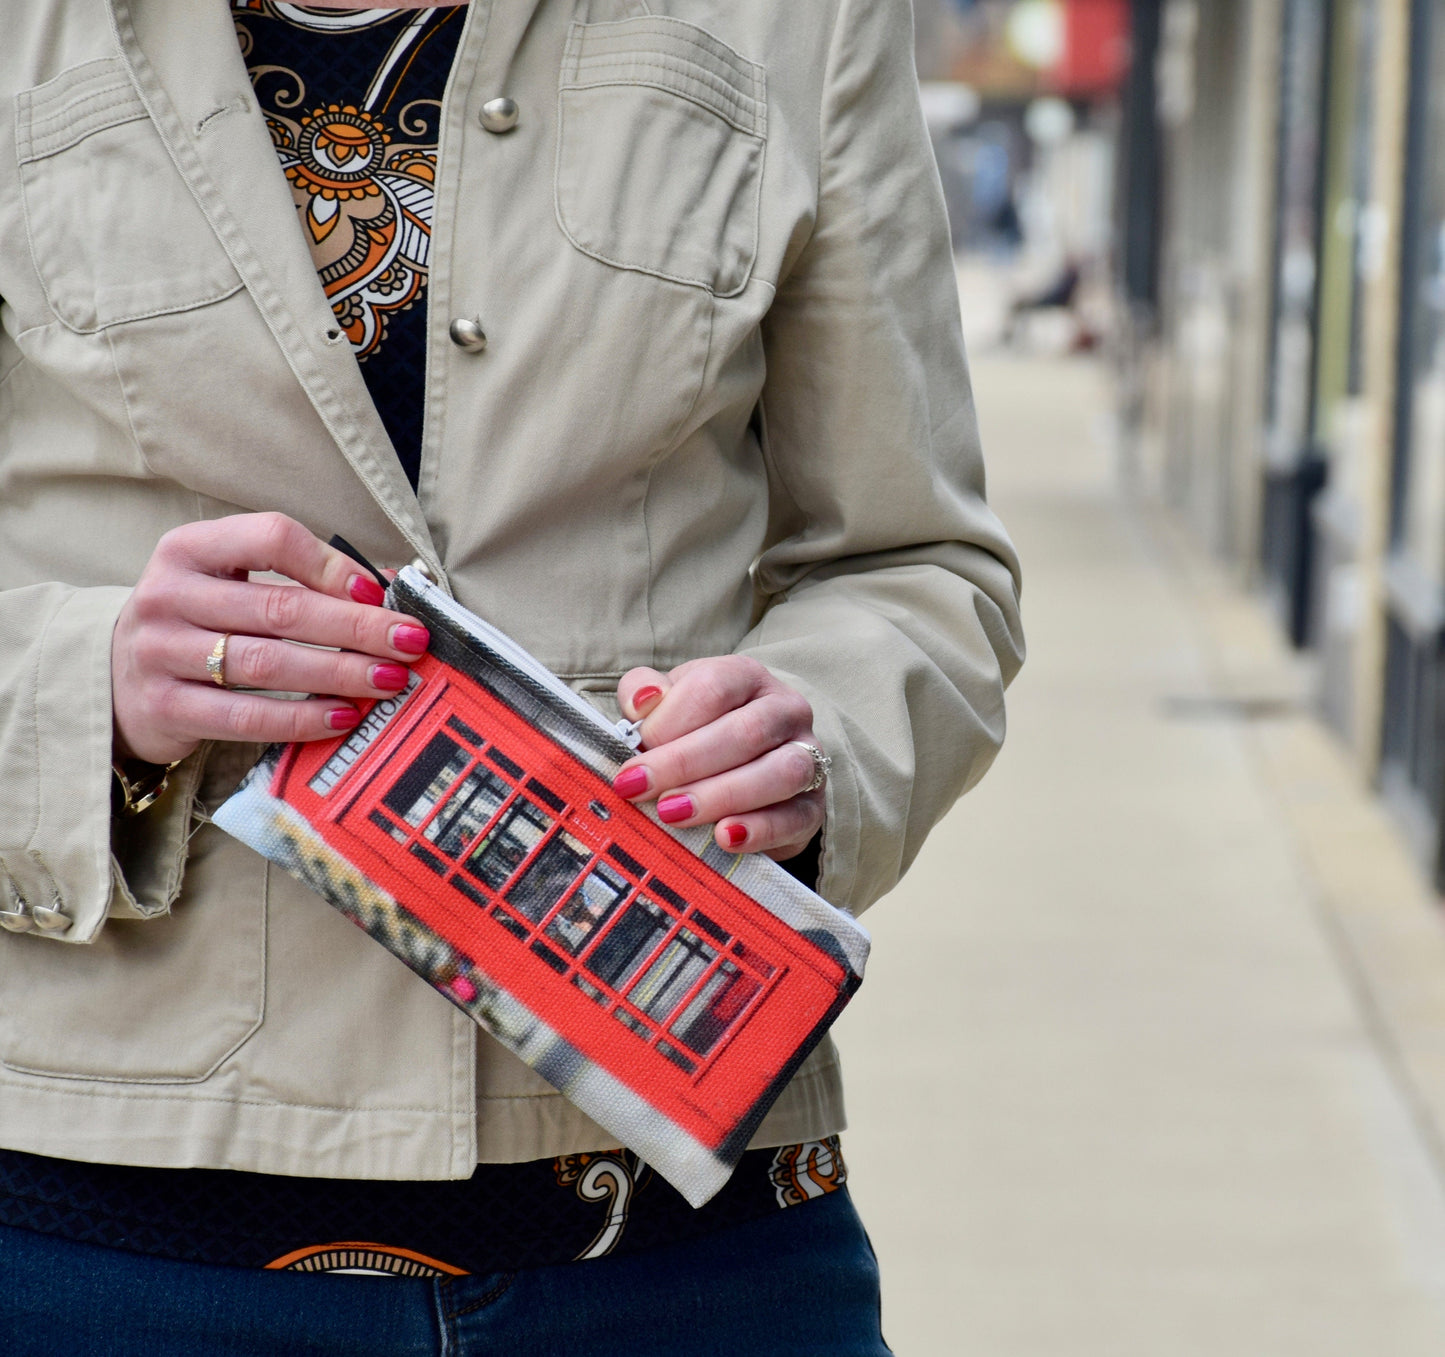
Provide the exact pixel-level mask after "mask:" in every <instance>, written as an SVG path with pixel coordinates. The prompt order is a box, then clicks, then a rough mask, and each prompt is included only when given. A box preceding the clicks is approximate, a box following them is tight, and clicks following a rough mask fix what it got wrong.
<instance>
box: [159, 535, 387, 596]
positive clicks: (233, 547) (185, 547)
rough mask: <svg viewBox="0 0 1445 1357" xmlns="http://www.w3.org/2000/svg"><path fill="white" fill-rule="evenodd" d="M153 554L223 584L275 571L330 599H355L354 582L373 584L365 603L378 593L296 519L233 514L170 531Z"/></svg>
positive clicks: (341, 555) (343, 555)
mask: <svg viewBox="0 0 1445 1357" xmlns="http://www.w3.org/2000/svg"><path fill="white" fill-rule="evenodd" d="M156 553H157V555H159V556H161V557H162V558H163V559H168V560H173V561H175V562H177V563H178V564H180V565H183V566H185V567H186V568H187V569H190V570H194V571H197V572H199V573H201V574H206V575H217V576H220V577H221V578H223V579H243V578H244V577H245V575H246V573H247V572H249V571H266V570H271V571H275V572H276V573H277V574H279V575H285V576H286V577H287V578H288V579H293V580H295V581H296V582H297V583H298V584H304V585H305V586H306V587H307V588H308V589H314V590H316V591H317V592H318V593H322V594H329V595H331V596H332V597H333V598H346V597H348V596H354V595H353V586H352V583H351V581H352V579H353V577H356V578H365V579H366V580H367V581H368V582H369V583H370V584H371V590H370V591H364V592H369V594H370V597H368V598H367V599H366V600H364V601H366V602H371V601H372V600H373V598H374V595H375V593H377V592H379V586H378V585H377V583H376V581H375V580H373V579H370V577H369V576H364V575H363V576H359V575H358V573H357V566H356V562H355V561H353V560H352V559H351V557H349V556H348V555H346V553H345V552H342V551H338V550H337V549H336V548H335V547H332V546H328V545H327V544H326V543H325V542H323V541H322V540H321V539H320V538H319V537H317V536H316V535H315V534H314V533H313V532H310V531H309V530H308V529H307V528H305V527H303V526H302V525H301V524H300V523H298V522H297V521H296V520H295V519H294V518H288V517H287V516H286V515H285V514H280V513H262V514H231V515H228V516H227V517H225V518H214V519H208V520H206V521H204V522H200V523H187V524H186V525H184V526H183V527H180V528H176V529H175V530H174V531H172V532H169V533H167V534H166V535H165V537H163V538H162V539H161V541H160V544H159V545H158V546H157V548H156Z"/></svg>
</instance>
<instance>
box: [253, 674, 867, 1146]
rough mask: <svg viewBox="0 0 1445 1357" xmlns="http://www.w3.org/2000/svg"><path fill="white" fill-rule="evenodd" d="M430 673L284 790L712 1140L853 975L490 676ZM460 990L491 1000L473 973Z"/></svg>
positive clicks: (567, 1029) (598, 1057) (577, 1039)
mask: <svg viewBox="0 0 1445 1357" xmlns="http://www.w3.org/2000/svg"><path fill="white" fill-rule="evenodd" d="M416 673H417V674H418V675H419V677H420V685H419V687H418V688H416V689H415V690H414V691H413V692H412V693H411V694H410V695H409V697H408V698H407V701H406V706H405V708H404V710H402V711H400V712H399V713H393V714H392V715H391V716H390V717H388V719H387V720H386V721H385V722H384V723H382V725H381V726H379V727H378V728H377V729H376V730H375V731H374V733H373V734H372V735H371V737H370V738H369V739H368V740H367V741H366V742H365V745H364V748H362V749H361V750H360V751H359V752H358V753H357V754H355V756H354V757H352V759H351V761H350V764H349V766H348V767H346V768H345V769H344V770H342V771H341V772H340V773H339V775H337V776H334V777H333V776H329V775H327V774H326V771H325V770H326V769H327V768H328V767H333V768H334V766H335V765H334V760H335V751H336V748H337V747H336V746H335V745H321V746H315V745H310V746H305V747H303V748H302V750H301V752H300V754H299V755H298V756H297V759H296V761H295V763H294V764H292V765H290V766H288V765H286V764H283V765H282V766H281V768H279V769H278V771H277V783H278V785H277V787H276V788H275V793H276V794H277V795H284V796H285V797H286V799H287V800H289V801H290V802H291V803H292V804H293V805H294V806H295V807H296V808H297V809H298V810H300V811H301V812H302V814H304V815H305V816H306V817H307V818H308V819H309V820H310V821H311V823H312V824H313V826H314V827H315V828H316V829H317V830H318V832H320V833H321V835H322V836H323V838H325V839H327V840H328V841H329V842H331V843H332V844H333V845H334V846H335V847H336V848H337V849H338V850H339V851H340V852H341V853H342V854H343V855H344V856H346V857H348V858H350V859H351V860H353V861H354V862H356V863H357V865H358V866H360V867H362V868H363V870H365V871H366V872H367V873H368V874H369V875H370V876H371V877H372V878H373V879H374V880H375V881H376V882H377V883H378V884H379V885H381V886H382V887H383V888H384V889H385V890H387V891H388V892H389V893H390V894H391V895H392V896H393V897H394V898H395V899H396V900H397V901H398V902H400V903H401V904H402V905H403V906H404V907H405V908H406V909H407V910H408V911H409V912H410V913H411V914H413V915H414V916H415V917H416V918H417V919H418V920H420V921H421V922H422V923H423V924H424V925H425V926H426V927H428V928H430V929H432V930H433V931H435V932H436V933H437V934H438V935H440V936H441V937H442V938H444V939H445V940H446V941H447V942H448V943H450V944H451V945H452V947H453V948H454V949H455V950H456V951H457V952H458V953H459V954H460V955H461V956H462V957H463V958H465V959H466V962H467V964H468V965H470V966H471V967H474V968H475V969H476V971H477V972H479V973H480V974H481V975H482V976H485V977H486V978H487V979H489V980H490V981H491V982H492V983H494V984H497V985H499V986H501V987H502V988H503V989H505V990H507V991H509V992H510V993H511V994H513V995H514V996H516V997H517V998H518V999H520V1000H521V1001H522V1002H523V1003H524V1004H525V1005H526V1006H527V1007H528V1008H529V1009H530V1010H531V1011H532V1012H534V1013H535V1014H536V1015H537V1016H538V1017H539V1018H540V1019H541V1020H542V1021H543V1022H545V1023H547V1024H548V1025H549V1026H550V1027H552V1028H553V1029H554V1030H555V1031H557V1032H558V1033H560V1034H561V1035H562V1036H563V1037H564V1038H566V1039H567V1040H568V1041H569V1042H571V1043H572V1044H573V1045H574V1046H576V1047H577V1048H578V1049H579V1050H580V1051H581V1052H582V1053H583V1054H584V1055H586V1056H588V1057H589V1058H591V1059H593V1060H595V1061H597V1062H598V1063H599V1064H600V1065H602V1066H603V1067H604V1068H605V1069H607V1070H608V1071H609V1073H611V1074H612V1075H613V1076H614V1077H616V1078H617V1079H619V1080H621V1081H622V1082H623V1083H626V1084H628V1085H629V1086H631V1087H633V1088H635V1089H637V1090H638V1091H639V1092H642V1093H644V1094H645V1096H646V1097H647V1098H648V1100H649V1101H651V1102H652V1103H653V1104H654V1105H656V1106H657V1107H658V1108H659V1110H661V1111H663V1112H665V1113H667V1114H668V1115H669V1116H671V1117H672V1118H673V1119H674V1120H675V1121H677V1122H678V1123H679V1124H681V1125H682V1126H684V1127H685V1128H686V1129H687V1130H688V1131H689V1132H690V1133H691V1134H692V1135H694V1136H695V1137H696V1138H697V1139H699V1140H700V1141H702V1142H703V1143H704V1144H708V1145H713V1146H716V1145H717V1144H719V1143H720V1142H721V1141H722V1140H723V1139H724V1138H726V1136H727V1135H728V1134H729V1133H730V1132H731V1131H732V1130H734V1128H735V1127H736V1126H737V1125H738V1124H739V1122H740V1121H741V1120H743V1119H744V1118H745V1117H746V1116H747V1113H748V1111H749V1109H750V1108H751V1107H753V1105H754V1104H755V1103H756V1102H757V1101H758V1099H759V1098H760V1097H761V1096H762V1095H763V1094H764V1093H765V1092H766V1091H767V1089H768V1088H769V1086H770V1085H771V1084H772V1083H773V1082H774V1081H775V1080H776V1079H777V1077H778V1075H779V1073H780V1072H781V1071H782V1070H783V1069H784V1068H785V1067H786V1065H787V1063H788V1061H789V1060H790V1058H791V1057H792V1054H793V1052H794V1051H795V1049H796V1047H797V1045H798V1044H799V1041H800V1039H801V1037H802V1036H804V1035H806V1034H807V1033H809V1032H811V1031H812V1029H813V1028H814V1027H816V1026H817V1025H818V1023H819V1022H820V1021H822V1019H823V1018H824V1016H825V1015H826V1014H828V1013H829V1012H831V1011H832V1009H833V1007H834V1006H835V1005H836V1002H837V1000H838V997H839V994H840V993H841V992H843V991H844V988H845V986H846V985H847V983H848V979H849V976H848V973H847V972H846V971H845V969H844V968H843V966H841V965H840V964H839V963H838V962H837V961H836V960H835V959H834V958H833V957H832V956H830V955H829V954H828V953H826V952H824V951H823V950H822V949H821V948H819V947H817V946H815V945H814V944H813V943H812V942H810V941H809V940H808V939H807V938H804V937H802V936H800V935H799V934H797V933H795V932H794V931H793V930H791V929H789V928H788V927H786V926H785V925H784V924H782V923H781V922H780V921H779V920H778V919H777V918H775V917H774V916H773V915H772V914H771V913H769V912H768V911H767V910H766V909H764V908H763V907H762V906H761V905H759V904H758V902H757V901H755V900H753V899H752V898H751V897H749V896H748V895H746V894H745V893H744V892H742V891H740V890H738V889H737V888H736V887H735V886H733V885H732V884H731V883H729V882H728V881H726V880H725V879H724V878H723V877H721V876H720V875H719V874H718V873H716V872H714V871H713V870H712V868H710V867H708V866H706V865H705V864H703V863H702V862H701V861H700V860H699V859H698V858H697V857H695V856H694V855H693V854H692V853H691V852H689V851H688V850H687V849H686V848H684V847H683V846H682V845H681V844H680V843H678V842H677V841H676V840H675V839H674V838H673V837H672V836H671V835H670V834H668V833H667V831H666V830H664V829H662V828H661V827H660V826H658V825H656V824H654V823H653V822H652V821H651V820H649V819H648V818H647V817H646V816H644V815H643V814H641V813H640V812H639V811H638V810H637V809H636V808H635V807H633V806H631V805H629V804H628V803H626V802H625V801H623V800H622V799H621V798H620V797H618V796H617V794H616V793H615V792H614V791H613V790H612V786H611V783H610V782H609V781H608V780H607V779H606V778H605V777H602V776H601V775H599V774H598V773H596V772H594V771H593V770H592V769H591V768H589V767H588V766H586V765H585V764H584V763H582V762H581V761H580V760H579V759H578V758H577V757H576V756H574V755H573V754H571V753H570V752H569V751H567V750H566V749H564V748H562V747H560V746H559V745H557V744H556V743H554V742H553V741H552V740H550V739H548V738H547V737H546V736H544V735H541V734H540V733H539V732H538V731H537V730H536V729H535V728H533V727H532V726H531V725H529V724H528V723H527V722H526V721H525V720H524V719H523V718H521V717H520V716H518V715H517V713H516V712H514V711H513V710H512V709H511V708H510V707H509V706H508V705H506V704H505V703H503V702H501V701H500V700H498V699H497V698H496V697H495V696H493V695H492V694H491V693H490V692H489V691H488V690H487V689H486V688H484V687H483V686H482V685H480V684H478V683H475V682H473V681H471V680H469V679H468V678H466V676H465V675H463V674H461V673H459V671H457V670H456V669H453V668H450V667H448V666H446V665H443V664H441V663H440V662H439V661H437V660H435V659H434V658H433V657H427V658H426V659H424V660H423V661H421V662H420V663H419V664H418V665H417V666H416ZM364 724H365V723H364ZM699 902H702V904H703V905H704V906H705V908H704V907H700V904H699ZM447 987H448V988H450V989H451V990H452V992H453V993H454V994H455V995H456V996H457V997H459V998H461V999H462V1000H463V1001H466V1000H468V999H469V998H471V997H472V996H473V995H474V994H475V992H476V989H475V986H473V985H472V983H471V982H470V981H469V980H468V979H467V977H466V973H465V968H464V969H463V972H462V974H461V975H459V976H457V977H456V978H455V979H453V980H451V981H450V982H449V984H448V986H447ZM760 1015H766V1016H765V1017H763V1019H762V1020H759V1019H760Z"/></svg>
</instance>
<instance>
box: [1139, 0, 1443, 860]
mask: <svg viewBox="0 0 1445 1357" xmlns="http://www.w3.org/2000/svg"><path fill="white" fill-rule="evenodd" d="M1132 36H1133V60H1132V64H1131V69H1130V74H1129V78H1128V82H1127V86H1126V91H1125V95H1124V99H1123V110H1122V115H1121V125H1122V130H1121V146H1120V163H1121V169H1122V173H1121V175H1120V186H1119V195H1118V214H1117V220H1118V222H1119V234H1118V241H1117V264H1118V267H1117V270H1116V276H1117V280H1118V287H1119V292H1120V296H1121V303H1122V307H1121V310H1122V323H1121V326H1120V331H1121V343H1120V346H1119V351H1120V362H1121V371H1122V374H1123V379H1124V380H1123V383H1122V389H1123V391H1124V418H1125V422H1126V427H1127V429H1128V430H1129V432H1130V437H1129V440H1128V447H1129V462H1128V469H1129V474H1131V475H1133V476H1134V477H1136V478H1137V480H1138V482H1139V484H1140V485H1141V487H1142V488H1144V489H1145V490H1146V491H1147V492H1149V493H1152V494H1154V495H1157V496H1158V497H1160V498H1161V499H1163V500H1164V501H1165V502H1166V503H1168V504H1169V505H1170V506H1171V507H1172V508H1173V509H1174V510H1175V511H1176V512H1177V513H1178V514H1179V515H1181V516H1182V517H1184V518H1186V519H1187V520H1188V522H1189V523H1190V524H1191V526H1192V527H1193V529H1194V531H1195V532H1196V533H1197V534H1198V536H1199V537H1200V538H1201V539H1202V540H1203V541H1205V542H1206V543H1207V544H1208V545H1209V547H1210V548H1211V550H1212V551H1214V552H1215V553H1216V554H1217V555H1218V556H1219V557H1220V558H1221V559H1222V560H1224V561H1226V562H1228V563H1229V565H1230V566H1231V567H1232V568H1233V569H1234V571H1235V572H1236V573H1237V575H1238V577H1239V578H1240V580H1241V582H1243V583H1246V584H1249V585H1252V586H1257V587H1259V588H1261V589H1262V590H1263V591H1264V592H1265V593H1266V594H1267V596H1268V597H1269V599H1270V601H1271V603H1272V605H1273V608H1274V611H1275V613H1276V615H1277V617H1278V620H1279V625H1280V626H1281V627H1282V628H1283V629H1284V630H1285V631H1286V633H1287V634H1288V635H1289V637H1290V639H1291V641H1292V642H1293V643H1294V644H1295V645H1296V646H1297V647H1298V648H1299V650H1300V652H1301V654H1302V655H1303V656H1305V657H1306V658H1307V661H1308V664H1309V666H1310V672H1311V674H1312V678H1313V686H1314V691H1315V695H1316V701H1317V705H1318V709H1319V713H1320V715H1321V716H1322V717H1323V718H1324V719H1325V720H1326V721H1327V722H1328V723H1329V725H1330V726H1331V727H1332V728H1333V729H1334V730H1335V732H1336V733H1337V734H1338V736H1339V738H1340V739H1341V741H1343V742H1344V744H1345V745H1346V747H1347V748H1348V749H1349V750H1350V752H1351V754H1352V756H1353V758H1354V760H1355V761H1356V763H1357V766H1358V768H1359V770H1360V773H1361V775H1362V777H1364V778H1366V779H1368V780H1369V781H1371V782H1372V783H1373V784H1374V785H1376V786H1377V787H1378V788H1379V790H1380V792H1381V794H1382V795H1383V796H1384V798H1385V799H1386V801H1387V802H1388V804H1389V806H1390V807H1391V809H1392V811H1393V812H1394V813H1395V815H1396V817H1397V819H1398V821H1399V823H1400V824H1401V825H1402V826H1403V827H1404V829H1405V830H1406V832H1407V834H1408V836H1409V837H1410V839H1411V840H1412V842H1413V843H1414V844H1415V846H1416V848H1417V851H1418V853H1419V854H1420V857H1421V860H1422V864H1423V865H1424V867H1425V869H1426V871H1427V872H1428V873H1429V874H1430V875H1431V876H1432V877H1433V879H1434V881H1435V883H1436V885H1437V886H1439V887H1442V888H1445V0H1133V4H1132Z"/></svg>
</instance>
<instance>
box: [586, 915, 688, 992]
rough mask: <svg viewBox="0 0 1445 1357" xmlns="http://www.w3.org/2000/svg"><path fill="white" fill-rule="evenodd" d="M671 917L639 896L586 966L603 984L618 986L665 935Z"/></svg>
mask: <svg viewBox="0 0 1445 1357" xmlns="http://www.w3.org/2000/svg"><path fill="white" fill-rule="evenodd" d="M671 927H672V919H671V918H670V917H669V916H668V915H666V914H664V913H663V912H662V911H661V910H660V909H658V907H657V906H656V905H655V904H653V903H652V901H651V900H649V899H647V897H646V896H642V895H639V896H638V897H637V898H636V899H635V900H634V901H633V902H632V903H631V904H630V905H628V907H627V912H626V913H625V914H623V916H622V917H621V918H620V919H619V920H618V921H617V922H616V924H614V925H613V927H612V928H611V929H610V930H609V932H608V934H607V936H606V937H605V938H603V939H602V941H601V942H599V943H598V944H597V949H596V951H594V952H593V953H592V955H591V956H590V957H589V958H588V959H587V968H588V970H590V971H591V972H592V974H593V975H595V976H597V978H598V979H599V980H601V981H602V983H603V984H605V985H611V986H612V988H613V989H621V988H622V987H623V986H624V985H625V984H626V983H627V981H628V980H629V979H630V978H631V977H632V976H633V975H635V974H636V973H637V971H638V969H639V968H640V967H641V966H642V963H643V962H644V961H646V960H647V958H648V957H649V956H650V955H651V954H652V951H653V949H654V948H655V947H656V946H657V945H658V943H660V942H661V941H662V940H663V938H665V937H666V936H667V931H668V929H669V928H671Z"/></svg>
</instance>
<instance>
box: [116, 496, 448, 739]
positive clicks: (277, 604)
mask: <svg viewBox="0 0 1445 1357" xmlns="http://www.w3.org/2000/svg"><path fill="white" fill-rule="evenodd" d="M267 570H270V571H275V572H276V573H278V574H281V575H285V576H286V577H287V578H288V579H292V580H295V581H296V584H295V585H284V584H273V583H259V582H253V581H252V580H250V578H249V575H250V572H252V571H267ZM298 586H299V587H298ZM382 597H383V596H382V592H381V589H380V588H379V587H378V586H377V583H376V581H375V580H374V579H372V578H371V576H370V575H368V574H366V573H365V572H364V571H362V570H360V569H359V567H358V566H357V564H356V562H355V561H353V560H351V558H350V557H348V556H346V555H345V554H344V553H342V552H340V551H337V550H336V549H335V548H334V547H329V546H327V545H326V544H325V543H324V542H322V541H321V540H320V539H319V538H317V537H315V536H313V535H312V534H311V533H310V532H308V531H307V530H306V529H305V528H303V527H302V526H301V524H299V523H297V522H296V521H295V520H294V519H291V518H287V517H286V516H285V515H284V514H277V513H265V514H236V515H234V516H232V517H228V518H219V519H213V520H211V521H208V522H202V523H189V524H186V525H185V526H184V527H180V528H176V529H174V530H173V531H171V532H168V533H167V534H166V535H165V536H164V537H163V538H161V540H160V542H159V543H158V544H157V546H156V549H155V551H154V553H153V554H152V555H151V558H150V561H149V562H148V563H147V564H146V568H145V570H144V571H143V572H142V573H141V577H140V580H139V581H138V582H137V584H136V587H135V589H134V591H133V592H132V594H131V596H130V598H129V600H128V601H127V602H126V604H125V607H124V608H122V609H121V613H120V617H119V619H118V621H117V622H116V627H115V632H114V636H113V638H112V640H111V652H110V653H111V692H112V706H113V710H114V715H115V735H114V744H115V754H116V757H117V758H120V759H128V758H133V759H140V760H143V761H144V762H147V763H171V762H174V761H175V760H176V759H180V758H184V757H185V756H186V755H187V754H189V753H190V752H191V751H192V750H193V749H194V748H195V747H196V746H197V745H198V744H199V743H200V742H201V741H202V740H255V741H272V740H318V739H322V738H324V737H326V736H330V735H335V734H336V733H337V732H338V731H341V730H348V729H350V728H351V727H352V726H354V725H356V724H357V722H358V721H359V720H360V713H359V712H358V711H357V709H356V707H355V706H353V705H352V704H351V703H350V702H347V701H345V700H344V699H346V698H378V697H386V696H389V695H390V694H392V693H395V692H397V691H398V690H399V689H401V688H403V687H405V686H406V682H407V675H408V670H407V667H406V666H407V665H408V664H409V663H411V662H412V661H414V660H416V659H417V658H419V657H420V656H421V655H422V654H423V653H424V652H425V650H426V648H427V645H428V642H429V640H430V638H429V636H428V634H427V631H426V628H425V627H424V626H422V625H421V623H419V622H418V621H417V620H416V619H415V618H413V617H408V616H407V615H406V614H405V613H396V612H390V611H388V610H387V609H385V608H383V607H381V606H379V605H380V604H381V602H382ZM228 633H229V634H230V637H231V639H230V641H229V643H228V644H227V646H226V649H225V670H224V678H225V679H226V682H227V684H230V685H235V686H238V687H243V688H265V689H270V690H272V691H276V692H297V693H325V694H330V696H325V697H310V698H306V699H304V700H301V701H294V700H287V699H285V698H276V697H260V696H257V695H255V694H252V693H244V692H232V691H230V690H229V689H228V688H227V689H223V688H221V687H219V686H218V685H217V684H216V683H214V682H213V681H212V679H211V677H210V675H209V674H208V673H207V670H206V659H207V657H208V656H209V655H210V654H211V653H212V650H213V648H214V647H215V645H216V642H217V641H218V640H219V639H220V637H221V636H222V635H224V634H228ZM296 642H302V643H304V644H295V643H296ZM317 646H324V647H330V648H329V649H313V648H312V647H317ZM338 699H340V700H338Z"/></svg>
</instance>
